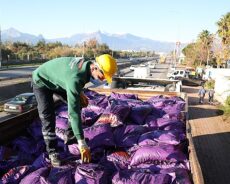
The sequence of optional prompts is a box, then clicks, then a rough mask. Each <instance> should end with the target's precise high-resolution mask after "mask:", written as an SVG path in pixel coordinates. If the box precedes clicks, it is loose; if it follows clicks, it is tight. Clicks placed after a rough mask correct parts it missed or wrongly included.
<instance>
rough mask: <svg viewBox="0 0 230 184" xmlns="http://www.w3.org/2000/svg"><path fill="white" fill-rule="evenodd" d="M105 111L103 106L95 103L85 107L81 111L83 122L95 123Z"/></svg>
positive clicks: (87, 124)
mask: <svg viewBox="0 0 230 184" xmlns="http://www.w3.org/2000/svg"><path fill="white" fill-rule="evenodd" d="M103 112H104V109H103V108H101V107H98V106H94V105H91V106H88V107H87V108H83V109H82V111H81V120H82V124H83V125H86V126H91V125H93V124H94V123H95V122H96V121H97V119H98V118H99V117H100V115H101V114H102V113H103Z"/></svg>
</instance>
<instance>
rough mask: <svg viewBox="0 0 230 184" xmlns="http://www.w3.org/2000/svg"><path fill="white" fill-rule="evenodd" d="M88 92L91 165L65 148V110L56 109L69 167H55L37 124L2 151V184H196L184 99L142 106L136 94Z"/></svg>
mask: <svg viewBox="0 0 230 184" xmlns="http://www.w3.org/2000/svg"><path fill="white" fill-rule="evenodd" d="M84 92H85V95H86V96H87V97H88V99H89V105H88V107H86V108H83V109H82V112H81V118H82V124H83V128H84V136H85V138H86V141H87V143H88V145H89V147H90V149H91V153H92V162H91V163H89V164H82V163H81V162H80V152H79V150H78V147H77V145H76V144H72V145H68V146H67V145H65V144H64V141H63V137H64V134H65V131H66V130H67V129H68V127H69V123H68V112H67V111H68V109H67V106H66V105H65V104H62V105H60V106H59V107H57V109H56V134H57V137H58V148H59V152H60V154H61V156H62V157H63V158H65V159H68V158H69V162H67V164H66V165H64V166H62V167H58V168H55V167H52V166H51V164H50V161H49V159H48V155H47V152H46V151H45V144H44V141H43V137H42V133H41V122H40V120H39V119H36V120H34V122H33V123H32V124H31V126H30V127H29V128H28V129H27V132H26V133H25V135H24V136H21V137H18V138H17V139H15V140H14V141H12V142H11V143H10V144H9V145H7V146H0V183H4V184H5V183H20V184H28V183H41V184H50V183H60V184H65V183H66V184H71V183H93V184H94V183H95V184H99V183H102V184H106V183H119V184H121V183H122V184H126V183H127V184H128V183H130V184H138V183H146V184H147V183H156V184H170V183H175V184H176V183H181V184H190V183H191V178H190V167H189V161H188V150H187V146H188V145H187V139H186V133H185V121H184V116H183V113H181V112H182V111H183V110H184V108H185V102H184V100H183V99H181V98H179V97H166V96H154V97H152V98H150V99H148V100H146V101H142V100H140V99H139V98H138V96H137V95H133V94H117V93H111V95H110V96H105V95H102V94H98V93H96V92H94V91H90V90H85V91H84Z"/></svg>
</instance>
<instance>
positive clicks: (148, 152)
mask: <svg viewBox="0 0 230 184" xmlns="http://www.w3.org/2000/svg"><path fill="white" fill-rule="evenodd" d="M186 160H187V158H186V156H185V154H184V153H182V152H181V151H179V150H177V149H175V147H174V146H171V145H161V146H152V145H145V146H142V147H140V148H139V149H138V150H137V151H136V152H134V153H133V154H132V156H131V163H130V165H131V166H137V165H139V164H144V163H149V164H151V163H154V164H156V163H158V161H159V162H161V161H166V162H168V163H172V162H184V161H186ZM156 161H157V162H156Z"/></svg>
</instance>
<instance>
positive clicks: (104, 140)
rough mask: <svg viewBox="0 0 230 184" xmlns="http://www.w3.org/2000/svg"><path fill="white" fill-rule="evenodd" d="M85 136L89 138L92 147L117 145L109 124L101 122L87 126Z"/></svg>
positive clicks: (89, 144)
mask: <svg viewBox="0 0 230 184" xmlns="http://www.w3.org/2000/svg"><path fill="white" fill-rule="evenodd" d="M84 136H85V138H87V139H89V142H88V146H89V147H90V148H91V149H94V148H96V147H107V146H109V147H111V146H115V143H114V138H113V133H112V129H111V127H110V125H109V124H100V125H94V126H91V127H89V128H85V129H84Z"/></svg>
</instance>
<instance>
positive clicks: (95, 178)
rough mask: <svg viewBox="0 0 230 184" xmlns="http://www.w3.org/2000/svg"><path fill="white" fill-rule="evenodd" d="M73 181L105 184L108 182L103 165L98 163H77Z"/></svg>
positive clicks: (86, 183) (85, 183)
mask: <svg viewBox="0 0 230 184" xmlns="http://www.w3.org/2000/svg"><path fill="white" fill-rule="evenodd" d="M74 178H75V183H81V184H101V183H103V184H106V183H109V181H108V175H107V172H106V171H105V169H104V167H103V166H101V165H98V164H93V163H89V164H82V165H79V166H78V167H77V169H76V172H75V177H74Z"/></svg>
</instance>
